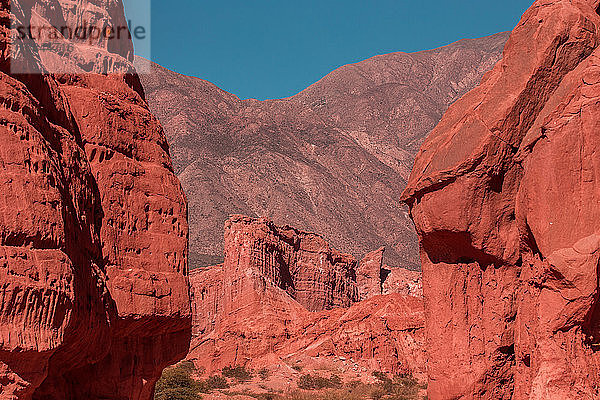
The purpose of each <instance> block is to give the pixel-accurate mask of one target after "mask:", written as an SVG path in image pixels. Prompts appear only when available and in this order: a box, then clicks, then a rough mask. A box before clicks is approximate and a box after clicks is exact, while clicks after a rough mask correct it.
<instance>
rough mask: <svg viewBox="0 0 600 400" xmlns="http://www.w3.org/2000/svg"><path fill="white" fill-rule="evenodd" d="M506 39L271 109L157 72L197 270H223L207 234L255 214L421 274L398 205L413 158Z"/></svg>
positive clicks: (389, 67) (327, 84)
mask: <svg viewBox="0 0 600 400" xmlns="http://www.w3.org/2000/svg"><path fill="white" fill-rule="evenodd" d="M506 39H507V34H498V35H494V36H491V37H488V38H482V39H475V40H462V41H460V42H457V43H454V44H452V45H449V46H445V47H442V48H440V49H436V50H431V51H424V52H419V53H413V54H406V53H392V54H386V55H382V56H377V57H373V58H370V59H368V60H365V61H362V62H359V63H357V64H352V65H346V66H344V67H341V68H339V69H337V70H335V71H333V72H331V73H330V74H328V75H327V76H326V77H324V78H323V79H321V80H320V81H319V82H317V83H315V84H314V85H311V86H310V87H309V88H307V89H306V90H304V91H303V92H301V93H299V94H297V95H295V96H293V97H290V98H288V99H281V100H268V101H257V100H251V99H249V100H241V99H238V98H237V97H236V96H234V95H232V94H229V93H227V92H225V91H223V90H221V89H219V88H217V87H216V86H215V85H213V84H211V83H209V82H206V81H203V80H201V79H197V78H192V77H188V76H183V75H179V74H176V73H174V72H171V71H168V70H166V69H164V68H162V67H160V66H158V65H155V66H154V68H153V70H152V73H150V74H144V75H143V76H141V80H142V83H143V85H144V89H145V91H146V93H147V94H148V101H149V104H150V107H151V110H152V111H153V112H154V113H155V114H156V115H157V116H158V117H159V119H160V120H161V121H162V123H163V125H164V126H165V130H166V134H167V137H168V139H169V143H170V144H171V148H172V150H173V159H174V165H175V171H176V173H177V174H178V176H179V178H180V179H181V181H182V183H183V186H184V189H185V192H186V194H187V196H188V198H189V201H190V249H191V253H190V254H191V255H192V256H193V257H191V263H192V264H193V265H192V266H193V267H195V266H200V265H204V266H207V265H212V264H213V263H215V264H216V263H219V262H222V258H221V256H222V254H223V243H222V240H221V235H219V234H215V235H207V234H206V232H222V231H223V221H224V220H225V219H226V218H227V217H228V216H229V215H232V214H246V215H252V216H259V215H260V216H266V217H268V218H270V219H272V220H273V221H274V222H275V223H276V224H278V225H283V224H290V225H292V226H295V227H297V228H299V229H302V230H305V231H311V232H319V233H321V234H322V235H323V236H324V237H325V238H327V240H328V241H329V242H330V243H332V245H333V246H335V247H337V248H344V249H345V250H346V251H348V252H349V253H351V254H353V255H354V256H355V257H358V256H362V255H363V254H365V253H367V252H369V251H371V250H373V249H376V248H377V247H379V246H382V245H385V246H386V249H387V250H386V253H385V257H386V260H385V262H386V263H387V264H389V265H392V266H403V267H412V268H413V269H414V268H416V267H418V265H419V257H418V246H417V238H416V235H415V233H414V228H413V224H412V222H411V221H410V218H409V217H408V210H407V209H406V207H405V206H404V205H403V204H402V203H401V202H400V201H398V199H399V198H400V195H401V193H402V190H403V189H404V187H405V183H406V180H407V179H408V175H409V172H410V168H411V166H412V162H413V157H414V155H415V153H416V151H417V150H418V148H419V145H420V144H421V143H422V140H423V139H424V138H425V136H426V135H427V134H428V133H429V132H430V131H431V130H432V129H433V128H434V127H435V125H436V124H437V122H439V120H440V118H441V116H442V114H443V113H444V111H445V110H446V109H447V107H448V106H449V105H450V104H452V103H453V102H454V101H456V100H457V99H459V98H460V97H461V96H462V95H463V94H464V93H466V92H467V91H468V90H470V89H472V88H473V87H475V85H477V84H478V83H479V82H480V80H481V77H482V76H483V74H484V73H485V72H486V71H488V70H489V69H491V68H492V67H493V65H494V64H495V63H496V62H497V61H498V60H499V58H500V55H501V52H502V48H503V47H504V43H505V41H506ZM206 255H209V257H207V256H206ZM207 259H208V261H207ZM217 259H219V260H220V261H216V260H217ZM207 262H208V263H207Z"/></svg>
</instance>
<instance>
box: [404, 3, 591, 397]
mask: <svg viewBox="0 0 600 400" xmlns="http://www.w3.org/2000/svg"><path fill="white" fill-rule="evenodd" d="M598 3H599V2H598V1H592V0H572V1H567V0H539V1H536V2H535V3H534V4H533V6H532V7H531V8H530V9H529V10H528V11H527V12H526V13H525V14H524V16H523V18H522V20H521V21H520V23H519V24H518V25H517V27H516V28H515V30H514V31H513V32H512V34H511V36H510V38H509V40H508V42H507V44H506V48H505V50H504V55H503V58H502V60H501V61H500V62H499V63H498V64H497V65H496V67H495V68H494V69H493V70H492V71H491V72H490V73H488V74H486V75H485V76H484V78H483V80H482V83H481V85H480V86H479V87H477V88H476V89H474V90H473V91H471V92H470V93H468V94H467V95H465V96H464V97H463V98H462V99H461V100H459V101H458V102H456V103H455V104H454V105H453V106H451V107H450V109H449V110H448V112H447V113H446V114H445V116H444V117H443V119H442V121H441V122H440V124H439V125H438V126H437V128H436V129H435V130H434V131H433V132H432V133H431V135H430V136H429V137H428V138H427V140H426V142H425V143H424V145H423V146H422V148H421V150H420V152H419V154H418V155H417V158H416V162H415V166H414V169H413V172H412V174H411V178H410V180H409V183H408V186H407V189H406V191H405V193H404V198H405V200H406V201H407V203H408V204H409V206H410V208H411V216H412V218H413V220H414V222H415V225H416V228H417V232H418V235H419V237H420V242H421V260H422V265H423V290H424V297H425V309H426V321H427V322H426V332H427V353H428V373H429V389H428V390H429V398H430V399H433V400H438V399H489V400H503V399H512V400H522V399H530V400H533V399H535V400H542V399H543V400H547V399H553V400H561V399H564V400H567V399H590V400H591V399H598V398H600V378H599V373H600V355H599V354H600V353H598V350H600V322H599V321H600V319H599V318H600V312H599V310H600V307H599V305H598V302H599V291H598V277H599V276H598V275H599V272H598V271H599V269H598V268H599V263H598V262H599V257H600V240H599V238H600V236H599V232H600V218H598V217H599V212H600V211H599V210H600V208H598V201H599V200H600V187H599V182H600V180H599V179H598V176H599V174H600V164H599V163H598V157H597V155H598V151H600V136H598V132H599V129H600V117H599V116H600V85H599V84H600V49H599V48H598V45H599V44H600V16H599V15H598V6H599V4H598Z"/></svg>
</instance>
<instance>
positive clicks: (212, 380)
mask: <svg viewBox="0 0 600 400" xmlns="http://www.w3.org/2000/svg"><path fill="white" fill-rule="evenodd" d="M228 388H229V383H227V379H225V378H223V377H222V376H218V375H213V376H210V377H208V378H207V379H205V380H202V381H200V382H198V391H199V392H201V393H210V392H212V391H213V390H216V389H228Z"/></svg>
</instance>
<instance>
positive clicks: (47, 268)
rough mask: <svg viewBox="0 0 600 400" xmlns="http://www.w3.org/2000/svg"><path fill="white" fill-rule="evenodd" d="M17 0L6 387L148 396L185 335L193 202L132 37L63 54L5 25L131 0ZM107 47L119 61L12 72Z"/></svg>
mask: <svg viewBox="0 0 600 400" xmlns="http://www.w3.org/2000/svg"><path fill="white" fill-rule="evenodd" d="M20 4H21V5H23V7H22V8H20V7H19V2H15V1H13V2H12V9H11V8H10V7H9V5H8V2H6V1H3V2H2V3H1V7H0V14H1V16H2V24H3V25H2V27H1V28H0V29H2V48H3V50H4V51H3V52H2V58H1V59H0V86H1V88H0V115H1V118H0V135H1V136H2V146H1V148H0V165H1V166H2V169H1V170H0V177H1V179H2V190H1V191H0V205H1V207H2V215H1V217H0V232H1V233H0V260H1V262H0V266H1V268H0V279H1V281H2V292H1V297H0V299H1V301H0V316H1V317H0V397H1V398H3V399H4V398H5V399H39V400H42V399H43V400H46V399H50V400H52V399H56V400H58V399H61V400H62V399H107V398H110V399H119V400H121V399H122V400H125V399H136V400H138V399H139V400H145V399H151V398H152V395H153V388H154V383H155V381H156V380H157V379H158V377H159V376H160V374H161V372H162V369H163V368H164V367H165V366H167V365H169V364H171V363H173V362H175V361H177V360H178V359H181V358H182V357H183V356H184V355H185V353H186V351H187V348H188V344H189V338H190V328H191V319H190V310H189V295H188V283H187V278H186V276H185V275H186V274H187V221H186V202H185V197H184V195H183V192H182V189H181V186H180V184H179V182H178V180H177V178H176V177H175V175H174V174H173V171H172V167H171V162H170V158H169V154H168V147H167V145H166V140H165V137H164V134H163V132H162V129H161V127H160V124H159V123H158V121H157V120H156V119H155V118H154V117H153V116H152V115H151V114H150V112H149V111H148V108H147V104H146V102H145V100H144V97H143V93H142V92H141V91H139V88H140V87H141V86H140V85H139V81H138V80H137V77H136V76H135V75H133V74H132V72H133V71H134V69H133V67H132V64H131V62H130V61H131V60H128V59H127V58H125V57H127V56H129V57H131V54H129V51H130V49H131V43H129V45H128V46H127V45H126V44H125V45H123V46H124V47H121V45H114V46H113V45H109V44H105V43H104V44H103V43H97V46H91V47H90V46H87V44H83V45H81V47H80V46H79V44H77V43H75V44H73V43H72V44H71V46H72V47H73V48H74V50H75V51H76V52H77V49H78V48H80V49H81V52H80V53H78V54H80V55H81V58H77V57H74V58H70V57H69V58H66V57H64V58H61V57H59V56H57V55H56V54H54V56H53V55H52V54H51V52H50V51H48V48H45V50H43V51H39V52H38V48H43V47H44V45H45V43H44V38H40V40H39V42H38V43H37V44H32V43H31V42H29V43H25V42H18V41H15V40H16V39H14V38H13V39H11V34H10V26H8V25H6V24H10V20H11V18H13V20H16V21H18V22H20V23H23V24H25V25H27V24H28V23H29V21H31V20H32V19H33V18H36V19H37V20H36V21H34V22H35V24H41V23H43V24H47V25H51V26H62V25H60V24H64V23H65V22H64V20H65V19H67V20H72V19H75V20H76V19H77V18H79V17H78V15H80V14H81V15H87V13H90V12H91V10H95V11H94V13H92V14H93V15H95V16H96V17H98V18H101V19H102V18H105V19H107V20H112V21H113V22H115V19H116V20H119V19H123V18H124V16H123V6H122V4H121V3H120V1H107V2H99V1H96V2H92V1H83V2H79V3H78V4H77V5H71V4H70V2H66V1H65V2H64V4H63V3H60V2H59V3H51V2H41V1H40V2H35V1H34V2H21V3H20ZM97 7H100V8H97ZM33 10H35V12H34V11H33ZM101 11H102V12H104V11H105V12H106V13H105V14H102V13H101ZM14 46H17V47H18V49H19V51H15V52H12V50H13V47H14ZM19 46H20V47H19ZM38 46H39V47H38ZM128 49H129V50H128ZM98 52H99V53H102V54H110V57H112V58H114V59H117V60H119V62H118V63H115V64H113V66H114V69H113V70H112V73H110V74H108V75H96V74H79V75H63V76H56V75H47V74H45V75H42V74H30V75H11V72H10V71H11V63H19V62H29V63H32V62H35V63H37V64H35V63H34V64H31V71H44V69H45V66H46V65H50V64H49V63H56V62H62V63H72V67H74V68H81V72H84V71H85V69H84V68H83V66H85V65H89V61H90V60H89V59H87V60H86V59H85V57H84V56H86V57H87V56H91V57H93V58H92V59H93V60H97V58H96V55H97V53H98ZM26 53H29V54H33V55H34V56H33V57H27V54H26ZM11 54H12V55H13V56H14V57H15V58H12V59H10V58H9V56H10V55H11ZM122 56H125V57H122ZM32 60H33V61H32ZM84 61H85V62H84ZM46 63H47V64H46ZM13 67H14V65H13ZM92 71H94V70H93V69H92ZM136 82H137V83H136Z"/></svg>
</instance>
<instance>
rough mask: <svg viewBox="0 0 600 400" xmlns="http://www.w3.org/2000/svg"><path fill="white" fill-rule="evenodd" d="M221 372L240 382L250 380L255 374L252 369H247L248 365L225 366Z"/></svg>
mask: <svg viewBox="0 0 600 400" xmlns="http://www.w3.org/2000/svg"><path fill="white" fill-rule="evenodd" d="M221 373H222V374H223V376H225V377H227V378H232V379H235V380H237V381H238V382H248V381H249V380H251V379H252V377H253V376H254V374H253V373H252V371H249V370H247V369H246V367H243V366H241V365H238V366H236V367H225V368H223V370H222V371H221Z"/></svg>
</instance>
